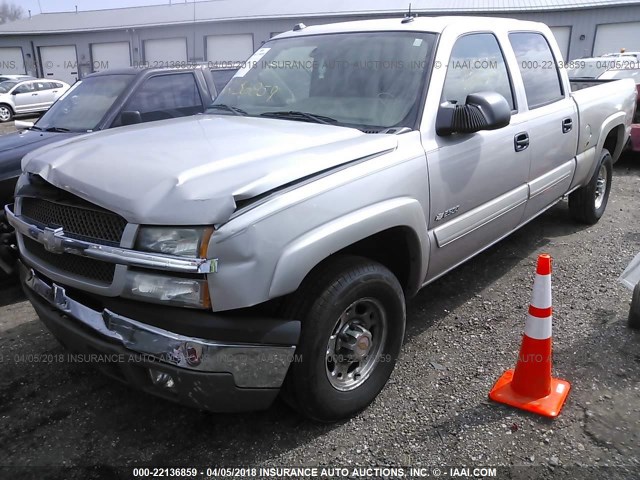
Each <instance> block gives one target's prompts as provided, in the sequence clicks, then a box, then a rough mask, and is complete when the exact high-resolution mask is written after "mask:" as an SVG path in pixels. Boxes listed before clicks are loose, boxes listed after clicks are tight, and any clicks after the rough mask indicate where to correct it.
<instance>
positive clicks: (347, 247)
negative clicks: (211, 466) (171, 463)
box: [6, 17, 636, 421]
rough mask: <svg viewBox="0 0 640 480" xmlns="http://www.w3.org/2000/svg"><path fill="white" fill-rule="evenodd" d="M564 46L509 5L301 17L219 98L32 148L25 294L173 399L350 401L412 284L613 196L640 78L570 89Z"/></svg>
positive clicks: (56, 324)
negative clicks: (351, 17)
mask: <svg viewBox="0 0 640 480" xmlns="http://www.w3.org/2000/svg"><path fill="white" fill-rule="evenodd" d="M560 60H561V54H560V51H559V49H558V46H557V45H556V42H555V41H554V38H553V35H552V34H551V31H550V30H549V28H547V27H546V26H545V25H542V24H538V23H530V22H521V21H516V20H510V19H496V18H465V17H455V18H412V17H408V18H404V19H400V18H399V19H385V20H372V21H361V22H354V23H339V24H334V25H325V26H317V27H308V28H307V27H305V26H304V25H297V26H296V28H294V29H293V30H292V31H290V32H287V33H284V34H281V35H279V36H277V37H276V38H274V39H272V40H270V41H269V42H267V43H266V44H265V45H264V46H263V47H262V48H260V49H259V50H258V51H256V52H255V53H254V55H253V56H252V57H251V58H250V59H249V61H248V62H247V64H246V65H245V67H244V68H241V69H240V70H239V71H238V72H237V74H236V75H235V77H234V78H233V79H232V80H231V82H230V83H229V84H228V85H227V87H226V88H225V89H224V90H223V91H222V93H221V94H220V95H219V96H218V98H217V99H216V101H215V104H214V105H213V107H212V108H211V109H210V110H209V111H208V112H206V113H205V114H203V115H198V116H195V117H190V118H180V119H173V120H165V121H159V122H155V123H153V124H145V125H135V126H129V127H123V128H120V129H114V130H109V131H104V132H98V133H93V134H89V135H86V136H83V137H78V138H71V139H68V140H64V141H62V142H60V143H56V144H52V145H48V146H45V147H43V148H41V149H39V150H37V151H34V152H31V153H30V154H28V155H27V156H26V157H25V158H24V159H23V163H22V165H23V171H24V173H23V174H22V176H21V177H20V179H19V181H18V185H17V187H16V202H15V205H13V206H8V207H7V208H6V214H7V217H8V218H9V220H10V223H11V224H12V225H13V226H14V227H15V229H16V230H17V232H18V243H19V250H20V254H21V259H22V260H21V261H22V266H21V278H22V282H23V283H24V286H25V291H26V293H27V295H28V298H29V300H30V301H31V302H32V304H33V306H34V308H35V310H36V311H37V313H38V315H39V316H40V317H41V319H42V321H43V322H44V323H45V324H46V326H47V327H48V328H49V330H50V331H51V332H52V333H53V334H54V336H55V337H57V338H58V339H59V340H60V342H61V343H62V344H63V345H65V346H67V347H68V348H69V349H71V350H72V351H76V352H82V353H84V354H86V355H92V356H91V357H89V358H90V359H93V360H95V361H96V363H97V365H98V366H99V368H101V369H102V370H103V371H104V372H106V373H107V374H109V375H111V376H112V377H114V378H117V379H119V380H121V381H123V382H126V383H128V384H131V385H135V386H136V387H138V388H141V389H143V390H145V391H148V392H151V393H154V394H156V395H159V396H162V397H164V398H168V399H172V400H176V401H180V402H183V403H186V404H190V405H193V406H196V407H198V408H203V409H210V410H215V411H232V410H233V411H237V410H253V409H261V408H266V407H268V405H270V404H271V402H272V401H273V400H274V398H275V397H276V395H278V393H280V392H281V393H282V394H283V396H284V398H285V399H286V401H288V402H289V403H290V404H292V405H294V406H295V407H296V408H298V409H299V410H300V411H301V412H303V413H304V414H305V415H307V416H309V417H311V418H314V419H316V420H320V421H333V420H336V419H339V418H344V417H347V416H349V415H352V414H354V413H355V412H358V411H359V410H361V409H363V408H364V407H366V406H367V405H368V404H369V403H370V402H371V401H372V400H373V399H374V398H375V397H376V395H377V394H378V393H379V392H380V390H381V389H382V388H383V387H384V385H385V383H386V381H387V380H388V378H389V376H390V375H391V372H392V370H393V368H394V364H395V361H396V358H397V356H398V354H399V352H400V349H401V345H402V341H403V336H404V330H405V317H406V313H405V299H408V298H410V297H412V296H414V295H416V294H417V292H418V291H419V290H420V289H421V287H424V286H425V285H427V284H428V283H430V282H432V281H434V280H435V279H437V278H438V277H440V276H442V275H444V274H445V273H446V272H448V271H449V270H451V269H453V268H454V267H456V266H457V265H459V264H461V263H462V262H464V261H465V260H467V259H469V258H471V257H472V256H473V255H475V254H477V253H479V252H481V251H482V250H484V249H486V248H487V247H489V246H490V245H492V244H494V243H496V242H498V241H499V240H500V239H502V238H504V237H505V236H507V235H508V234H509V233H511V232H513V231H514V230H515V229H517V228H518V227H520V226H522V225H524V224H525V223H527V222H528V221H530V220H531V219H533V218H534V217H536V216H537V215H539V214H541V213H542V212H544V211H545V210H546V209H548V208H549V207H551V206H552V205H554V204H555V203H556V202H558V201H560V200H561V199H563V198H564V197H566V196H568V199H569V210H570V213H571V215H572V216H573V218H574V219H575V220H577V221H580V222H584V223H587V224H594V223H596V222H597V221H598V220H599V218H600V217H601V216H602V215H603V213H604V210H605V207H606V205H607V199H608V196H609V191H610V187H611V178H612V163H613V162H614V161H615V160H616V159H617V157H618V156H619V155H620V152H621V150H622V148H623V147H624V146H625V143H626V141H627V139H628V136H629V130H630V126H631V120H632V118H633V113H634V109H635V96H636V91H635V86H634V84H633V81H632V80H620V81H614V82H611V83H606V84H602V85H598V86H594V87H590V88H585V89H582V90H580V91H578V92H575V93H572V92H571V87H570V84H569V80H568V77H567V75H566V73H565V72H564V71H563V70H561V69H559V68H558V67H557V65H558V64H559V63H560ZM567 221H570V220H569V219H567Z"/></svg>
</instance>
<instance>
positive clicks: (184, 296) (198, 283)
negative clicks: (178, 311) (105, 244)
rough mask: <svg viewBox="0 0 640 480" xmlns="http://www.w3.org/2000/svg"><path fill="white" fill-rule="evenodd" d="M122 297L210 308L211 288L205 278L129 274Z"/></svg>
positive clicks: (134, 272)
mask: <svg viewBox="0 0 640 480" xmlns="http://www.w3.org/2000/svg"><path fill="white" fill-rule="evenodd" d="M122 296H123V297H126V298H133V299H138V300H145V301H147V302H153V303H162V304H165V305H175V306H178V307H191V308H209V307H210V306H211V299H210V297H209V287H208V285H207V281H206V280H205V279H204V278H182V277H169V276H166V275H156V274H154V273H146V272H136V271H129V272H127V279H126V282H125V286H124V290H123V292H122Z"/></svg>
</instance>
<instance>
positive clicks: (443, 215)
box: [436, 205, 460, 222]
mask: <svg viewBox="0 0 640 480" xmlns="http://www.w3.org/2000/svg"><path fill="white" fill-rule="evenodd" d="M458 210H460V205H456V206H455V207H453V208H450V209H449V210H445V211H444V212H440V213H439V214H437V215H436V222H439V221H440V220H442V219H443V218H447V217H450V216H451V215H454V214H456V213H458Z"/></svg>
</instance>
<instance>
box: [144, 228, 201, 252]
mask: <svg viewBox="0 0 640 480" xmlns="http://www.w3.org/2000/svg"><path fill="white" fill-rule="evenodd" d="M212 233H213V228H211V227H196V228H174V227H142V228H140V231H139V232H138V238H137V239H136V248H137V249H138V250H144V251H147V252H156V253H165V254H167V255H177V256H179V257H191V258H197V257H202V258H205V257H206V256H207V244H208V243H209V239H210V238H211V234H212Z"/></svg>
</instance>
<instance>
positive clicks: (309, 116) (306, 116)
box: [260, 111, 338, 125]
mask: <svg viewBox="0 0 640 480" xmlns="http://www.w3.org/2000/svg"><path fill="white" fill-rule="evenodd" d="M260 116H261V117H273V118H285V119H288V120H303V121H304V120H306V121H311V122H314V123H324V124H325V125H331V124H333V123H337V122H338V120H336V119H335V118H331V117H325V116H324V115H316V114H314V113H307V112H296V111H288V112H287V111H282V112H264V113H261V114H260Z"/></svg>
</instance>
